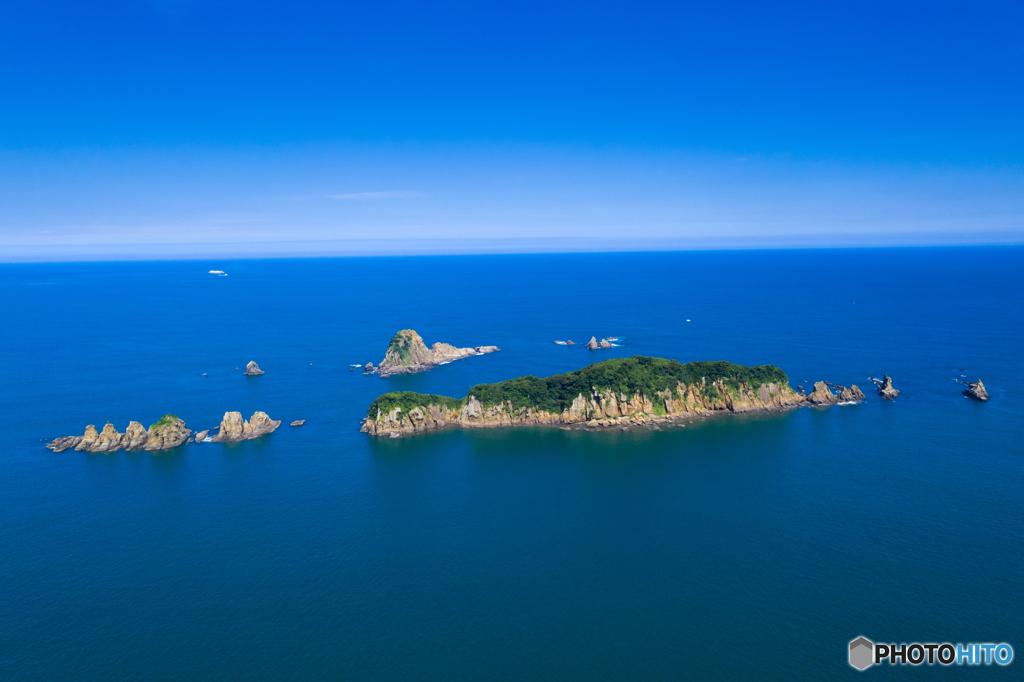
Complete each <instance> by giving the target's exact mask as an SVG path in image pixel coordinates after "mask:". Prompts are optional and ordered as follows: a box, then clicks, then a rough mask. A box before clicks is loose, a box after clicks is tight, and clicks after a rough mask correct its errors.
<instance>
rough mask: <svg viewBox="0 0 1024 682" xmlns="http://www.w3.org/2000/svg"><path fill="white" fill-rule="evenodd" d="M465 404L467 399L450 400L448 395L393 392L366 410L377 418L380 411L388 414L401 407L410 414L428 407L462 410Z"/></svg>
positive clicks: (378, 399)
mask: <svg viewBox="0 0 1024 682" xmlns="http://www.w3.org/2000/svg"><path fill="white" fill-rule="evenodd" d="M465 404H466V400H465V398H463V399H462V400H459V399H458V398H449V397H448V396H446V395H427V394H425V393H416V392H415V391H392V392H391V393H385V394H384V395H382V396H380V397H379V398H377V399H376V400H374V401H373V402H372V403H370V408H369V409H368V410H366V414H368V415H370V416H371V417H375V416H377V411H378V410H380V411H381V412H383V413H384V414H387V413H388V412H391V410H393V409H395V408H396V407H399V408H401V409H402V412H408V411H409V410H412V409H414V408H416V407H420V406H426V405H438V406H444V407H447V408H449V409H453V410H454V409H460V408H461V407H462V406H463V405H465Z"/></svg>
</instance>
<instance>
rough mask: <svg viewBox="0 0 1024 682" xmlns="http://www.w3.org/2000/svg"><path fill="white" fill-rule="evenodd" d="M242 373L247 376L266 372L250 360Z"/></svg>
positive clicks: (256, 375) (255, 375)
mask: <svg viewBox="0 0 1024 682" xmlns="http://www.w3.org/2000/svg"><path fill="white" fill-rule="evenodd" d="M242 374H244V375H246V376H249V377H258V376H259V375H261V374H266V372H264V371H263V370H262V369H260V366H259V365H257V364H256V363H255V361H253V360H250V361H249V364H248V365H246V366H245V371H244V372H242Z"/></svg>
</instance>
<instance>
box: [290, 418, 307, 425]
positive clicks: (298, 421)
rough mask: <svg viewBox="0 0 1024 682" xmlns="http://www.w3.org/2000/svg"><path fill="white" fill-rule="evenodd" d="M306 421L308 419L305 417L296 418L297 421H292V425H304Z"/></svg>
mask: <svg viewBox="0 0 1024 682" xmlns="http://www.w3.org/2000/svg"><path fill="white" fill-rule="evenodd" d="M305 423H306V420H305V419H296V420H295V421H293V422H292V423H291V425H292V426H302V425H303V424H305Z"/></svg>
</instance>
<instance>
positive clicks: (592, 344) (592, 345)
mask: <svg viewBox="0 0 1024 682" xmlns="http://www.w3.org/2000/svg"><path fill="white" fill-rule="evenodd" d="M574 345H575V344H574ZM613 347H614V346H613V345H612V342H611V341H609V340H608V339H601V340H600V341H598V340H597V337H596V336H591V337H590V341H587V350H597V349H598V348H613Z"/></svg>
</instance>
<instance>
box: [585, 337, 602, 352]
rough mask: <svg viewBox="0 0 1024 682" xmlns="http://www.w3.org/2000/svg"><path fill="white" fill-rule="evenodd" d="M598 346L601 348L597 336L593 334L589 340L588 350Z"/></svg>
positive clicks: (595, 348)
mask: <svg viewBox="0 0 1024 682" xmlns="http://www.w3.org/2000/svg"><path fill="white" fill-rule="evenodd" d="M598 348H600V346H599V345H597V337H596V336H591V337H590V341H587V350H597V349H598Z"/></svg>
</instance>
